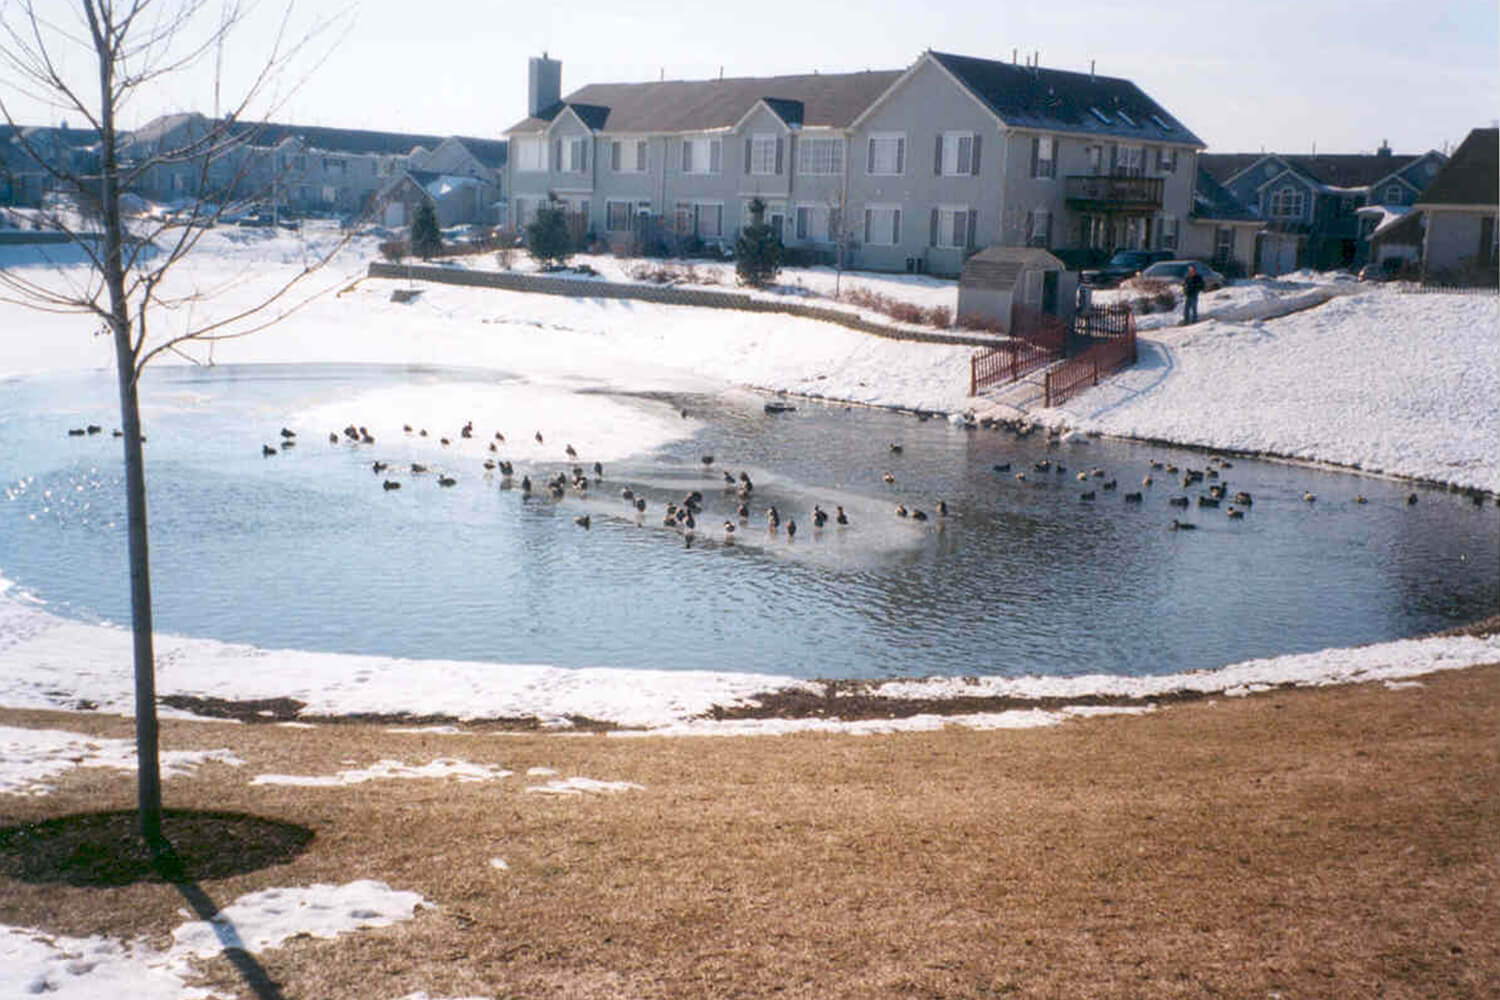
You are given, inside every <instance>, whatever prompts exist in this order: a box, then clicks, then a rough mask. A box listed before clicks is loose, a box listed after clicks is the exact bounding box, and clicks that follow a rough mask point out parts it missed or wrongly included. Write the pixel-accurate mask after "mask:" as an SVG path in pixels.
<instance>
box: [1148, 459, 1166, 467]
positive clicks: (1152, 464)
mask: <svg viewBox="0 0 1500 1000" xmlns="http://www.w3.org/2000/svg"><path fill="white" fill-rule="evenodd" d="M1165 466H1166V463H1164V462H1159V461H1157V460H1156V459H1154V458H1153V459H1152V460H1151V468H1153V469H1161V468H1165Z"/></svg>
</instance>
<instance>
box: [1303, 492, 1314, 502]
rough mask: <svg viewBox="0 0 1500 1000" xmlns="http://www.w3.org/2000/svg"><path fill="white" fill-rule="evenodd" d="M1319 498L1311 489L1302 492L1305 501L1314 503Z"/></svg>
mask: <svg viewBox="0 0 1500 1000" xmlns="http://www.w3.org/2000/svg"><path fill="white" fill-rule="evenodd" d="M1317 499H1318V498H1317V496H1316V495H1315V494H1314V493H1313V492H1312V491H1311V490H1307V491H1305V492H1303V494H1302V500H1303V502H1304V503H1312V502H1314V501H1315V500H1317Z"/></svg>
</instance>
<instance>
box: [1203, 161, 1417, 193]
mask: <svg viewBox="0 0 1500 1000" xmlns="http://www.w3.org/2000/svg"><path fill="white" fill-rule="evenodd" d="M1427 155H1429V154H1428V153H1418V154H1415V155H1401V156H1397V155H1395V154H1391V153H1325V154H1320V155H1317V156H1299V155H1295V154H1288V153H1204V154H1203V155H1201V156H1199V157H1198V162H1199V164H1201V165H1202V166H1203V167H1204V168H1206V169H1207V170H1208V172H1209V173H1210V174H1211V175H1213V178H1214V180H1216V181H1218V182H1219V183H1220V184H1224V183H1227V182H1228V181H1230V180H1232V179H1233V178H1234V177H1236V176H1238V175H1239V174H1242V173H1244V172H1245V171H1246V170H1248V169H1250V168H1251V167H1253V166H1255V165H1256V164H1258V163H1259V162H1260V161H1261V160H1273V161H1276V162H1279V163H1284V164H1286V165H1287V166H1288V167H1290V168H1291V169H1292V170H1294V171H1296V172H1297V173H1299V174H1301V175H1302V176H1303V177H1306V178H1307V179H1308V180H1310V181H1312V182H1314V183H1315V184H1321V185H1323V186H1324V187H1329V188H1367V187H1369V186H1370V185H1371V184H1375V183H1377V182H1379V181H1382V180H1385V179H1386V178H1387V177H1389V176H1390V175H1391V174H1394V173H1396V172H1398V171H1401V170H1404V169H1406V168H1407V167H1409V166H1411V165H1412V164H1413V163H1415V162H1417V161H1418V160H1420V159H1422V157H1424V156H1427ZM1278 173H1279V171H1278Z"/></svg>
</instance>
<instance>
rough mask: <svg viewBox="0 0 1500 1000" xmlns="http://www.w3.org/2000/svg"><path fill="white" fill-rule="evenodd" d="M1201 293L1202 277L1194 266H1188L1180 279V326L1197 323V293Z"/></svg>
mask: <svg viewBox="0 0 1500 1000" xmlns="http://www.w3.org/2000/svg"><path fill="white" fill-rule="evenodd" d="M1201 291H1203V275H1201V274H1199V273H1198V267H1197V265H1196V264H1189V265H1188V269H1187V275H1186V276H1185V277H1184V278H1183V279H1182V325H1183V326H1187V325H1188V324H1189V323H1196V322H1198V293H1199V292H1201Z"/></svg>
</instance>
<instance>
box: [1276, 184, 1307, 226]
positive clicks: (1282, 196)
mask: <svg viewBox="0 0 1500 1000" xmlns="http://www.w3.org/2000/svg"><path fill="white" fill-rule="evenodd" d="M1306 204H1307V195H1306V193H1305V192H1303V190H1302V189H1301V188H1298V187H1293V186H1292V185H1290V184H1288V185H1286V186H1285V187H1280V188H1277V189H1276V192H1275V193H1274V194H1272V195H1271V218H1273V219H1300V218H1302V214H1303V212H1304V210H1305V208H1306Z"/></svg>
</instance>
